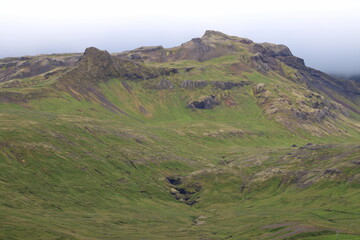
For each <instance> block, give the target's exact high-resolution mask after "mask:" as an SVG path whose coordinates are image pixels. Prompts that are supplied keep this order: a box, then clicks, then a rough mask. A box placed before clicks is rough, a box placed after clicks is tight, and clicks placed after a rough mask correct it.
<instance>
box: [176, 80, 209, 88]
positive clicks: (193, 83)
mask: <svg viewBox="0 0 360 240" xmlns="http://www.w3.org/2000/svg"><path fill="white" fill-rule="evenodd" d="M208 84H209V82H208V81H201V80H198V81H191V80H185V81H183V82H182V83H181V85H180V87H181V88H185V89H196V88H204V87H206V86H207V85H208Z"/></svg>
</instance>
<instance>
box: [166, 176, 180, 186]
mask: <svg viewBox="0 0 360 240" xmlns="http://www.w3.org/2000/svg"><path fill="white" fill-rule="evenodd" d="M166 181H168V183H170V184H172V185H180V184H181V178H180V177H179V176H169V177H166Z"/></svg>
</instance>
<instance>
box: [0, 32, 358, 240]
mask: <svg viewBox="0 0 360 240" xmlns="http://www.w3.org/2000/svg"><path fill="white" fill-rule="evenodd" d="M210 38H211V39H212V37H210ZM231 41H234V39H231ZM239 41H240V40H239ZM242 41H245V40H242ZM236 44H238V47H237V48H236V51H237V52H236V53H233V52H227V50H226V51H225V50H223V51H225V52H226V53H227V54H226V55H223V56H219V57H217V56H215V57H213V58H210V59H206V58H207V57H206V56H207V55H205V57H204V59H201V61H198V60H196V59H195V60H194V55H191V58H190V59H175V60H174V59H171V61H164V62H159V61H157V60H156V59H155V60H156V61H155V60H154V59H153V61H152V62H145V63H136V65H132V64H133V63H131V62H125V63H124V62H116V61H120V60H114V61H115V63H116V64H120V65H121V64H123V65H121V66H122V68H121V71H120V70H119V69H118V68H117V65H114V66H113V65H112V64H113V63H112V61H110V62H108V63H107V65H106V66H108V67H107V68H104V69H102V68H100V67H99V68H98V66H100V65H99V62H97V60H96V59H98V58H97V57H94V58H89V59H88V60H86V61H87V62H86V63H84V60H83V63H81V64H82V65H80V67H76V66H77V65H74V66H75V67H74V66H73V65H71V67H70V68H66V69H65V70H64V71H60V72H56V71H58V70H56V69H55V70H54V69H51V71H55V72H56V73H54V75H51V76H49V77H45V75H42V74H40V75H36V76H34V77H30V78H15V79H12V80H6V81H3V82H2V83H0V85H1V86H2V88H0V100H1V101H0V102H1V103H0V116H1V117H0V195H1V198H0V239H89V240H90V239H170V238H174V239H360V231H359V228H358V226H359V224H360V205H359V203H360V194H359V193H360V171H359V170H360V148H359V145H358V143H359V140H360V131H359V129H360V125H359V122H358V119H359V115H358V114H357V112H356V111H352V110H351V109H348V108H346V106H345V107H344V106H343V105H341V104H339V103H337V102H334V101H333V100H329V99H328V97H327V95H326V94H324V93H322V92H315V91H312V90H310V89H309V88H308V87H307V85H306V83H304V82H301V81H300V80H299V79H297V78H298V71H297V70H296V69H295V68H293V67H290V66H289V65H284V66H283V67H282V68H281V69H282V70H281V71H280V70H276V71H275V70H269V72H261V71H259V70H257V69H256V66H254V65H252V63H247V61H248V60H249V59H250V58H251V56H252V53H251V52H249V51H248V50H247V48H245V47H244V46H243V45H242V44H244V43H236ZM246 44H249V43H246ZM220 45H221V44H220ZM220 45H219V46H220ZM191 46H192V45H191ZM191 46H190V47H191ZM219 46H218V47H219ZM264 46H267V45H264ZM186 47H189V46H188V45H186ZM190 47H189V48H190ZM220 49H222V48H220ZM175 50H176V51H178V52H177V53H174V56H173V58H176V57H179V58H182V57H183V56H185V53H184V50H182V49H175ZM175 50H173V51H174V52H175ZM161 51H163V50H161ZM216 53H218V52H216ZM96 54H97V53H96V51H95V55H96ZM164 54H165V55H164V56H166V53H164ZM154 56H157V55H156V54H154ZM154 56H151V57H153V58H154ZM186 56H187V57H188V58H189V56H188V55H186ZM99 58H101V59H102V60H101V61H107V60H106V59H108V58H109V57H108V56H107V55H106V54H105V53H104V54H102V55H99ZM104 59H105V60H104ZM101 61H100V62H101ZM121 61H123V60H121ZM249 61H250V60H249ZM86 64H88V65H86ZM90 64H93V65H90ZM142 64H143V65H142ZM280 65H281V64H280ZM89 66H92V67H89ZM124 66H125V67H124ZM143 67H144V68H143ZM61 68H63V66H62V67H61ZM74 69H75V70H74ZM76 69H77V70H76ZM84 69H87V70H86V71H89V72H85V73H84V72H83V71H85V70H84ZM89 69H90V70H89ZM107 69H112V70H111V72H108V71H107ZM134 69H135V70H134ZM139 69H140V70H141V69H143V70H141V74H140V73H139V72H138V71H140V70H139ZM144 69H145V70H144ZM174 69H176V71H175V70H174ZM134 71H135V72H134ZM130 73H131V74H130ZM99 74H100V75H101V76H107V77H104V79H101V80H98V76H99ZM135 74H138V75H137V76H140V75H141V76H143V77H145V79H137V78H134V76H135ZM84 76H85V77H84ZM87 79H90V80H91V81H87ZM77 80H79V81H77ZM297 80H299V81H300V82H299V81H297ZM184 81H188V82H185V83H184ZM14 82H17V83H16V84H14ZM10 83H12V84H10ZM225 83H226V84H225ZM4 86H5V87H4ZM340 98H341V99H343V100H344V101H350V100H349V99H347V98H345V97H343V96H342V95H341V94H339V96H338V99H340ZM200 103H201V104H205V105H201V106H208V105H206V104H210V103H211V104H210V105H209V108H205V109H202V108H197V107H192V106H200V105H199V104H200ZM194 104H195V105H194ZM196 104H198V105H196ZM353 104H354V106H355V109H357V107H358V106H357V105H356V103H353Z"/></svg>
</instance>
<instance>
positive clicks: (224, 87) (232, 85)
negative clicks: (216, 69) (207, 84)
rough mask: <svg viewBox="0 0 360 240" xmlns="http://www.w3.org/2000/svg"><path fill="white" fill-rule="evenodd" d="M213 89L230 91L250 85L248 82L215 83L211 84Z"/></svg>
mask: <svg viewBox="0 0 360 240" xmlns="http://www.w3.org/2000/svg"><path fill="white" fill-rule="evenodd" d="M211 84H212V86H213V87H215V88H220V89H222V90H230V89H232V88H235V87H242V86H244V85H248V84H249V83H248V82H245V81H242V82H220V81H215V82H212V83H211Z"/></svg>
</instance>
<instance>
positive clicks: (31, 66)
mask: <svg viewBox="0 0 360 240" xmlns="http://www.w3.org/2000/svg"><path fill="white" fill-rule="evenodd" d="M79 58H80V55H76V54H73V55H59V54H58V55H55V54H54V55H40V56H34V57H20V58H5V59H0V82H4V81H8V80H11V79H22V78H29V77H34V76H38V75H40V74H43V73H47V72H50V71H52V70H54V69H58V68H60V69H61V68H64V67H70V66H74V65H75V64H76V63H77V62H78V61H79Z"/></svg>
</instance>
